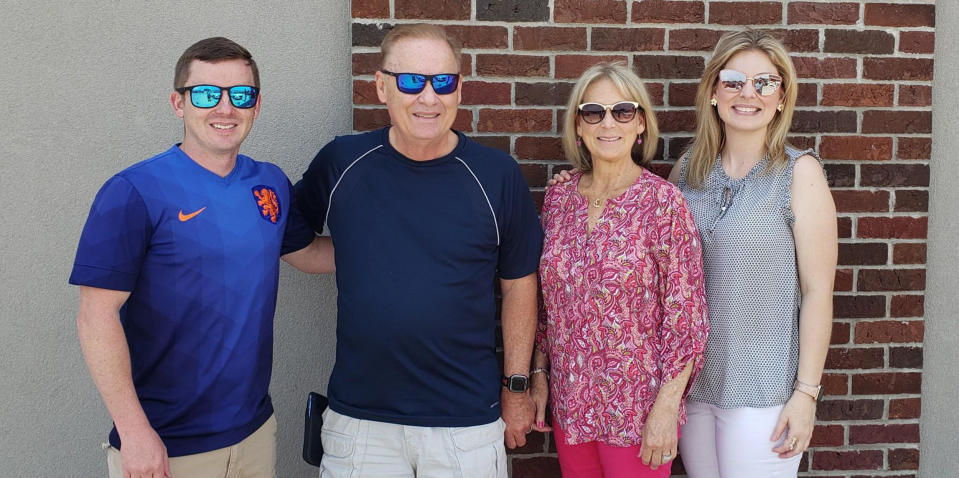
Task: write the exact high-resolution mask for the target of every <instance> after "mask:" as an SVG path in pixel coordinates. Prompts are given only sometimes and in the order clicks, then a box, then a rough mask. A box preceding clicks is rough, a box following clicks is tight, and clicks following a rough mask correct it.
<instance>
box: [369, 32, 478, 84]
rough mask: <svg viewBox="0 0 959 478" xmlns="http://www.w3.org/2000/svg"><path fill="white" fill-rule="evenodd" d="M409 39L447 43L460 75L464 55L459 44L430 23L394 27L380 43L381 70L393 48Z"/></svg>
mask: <svg viewBox="0 0 959 478" xmlns="http://www.w3.org/2000/svg"><path fill="white" fill-rule="evenodd" d="M408 38H430V39H434V40H440V41H444V42H446V44H447V45H449V47H450V50H451V51H452V52H453V58H454V59H455V60H456V73H459V69H460V67H461V66H462V65H461V64H460V63H461V62H462V58H461V56H462V55H461V53H460V45H459V42H458V41H456V39H455V38H453V37H452V36H450V35H449V33H447V32H446V29H445V28H443V27H441V26H439V25H432V24H429V23H410V24H404V25H396V26H395V27H393V29H392V30H390V31H389V33H387V34H386V36H385V37H383V42H382V43H380V67H381V68H382V67H384V66H385V65H386V58H387V57H388V56H389V55H390V51H391V50H392V49H393V46H395V45H396V43H397V42H399V41H400V40H405V39H408Z"/></svg>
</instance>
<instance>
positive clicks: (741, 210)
mask: <svg viewBox="0 0 959 478" xmlns="http://www.w3.org/2000/svg"><path fill="white" fill-rule="evenodd" d="M786 154H787V156H788V157H789V162H788V164H787V165H785V167H782V168H779V169H772V170H769V171H766V166H767V164H768V162H767V160H766V159H763V160H762V161H760V162H759V163H758V164H756V166H755V167H753V169H752V170H751V171H749V173H748V174H747V175H746V176H745V177H743V178H742V179H732V178H730V177H729V176H727V175H726V173H725V171H723V167H722V163H721V161H720V160H719V158H716V161H715V163H714V164H713V168H712V170H711V171H710V172H709V177H708V178H707V179H706V182H705V183H704V185H703V188H702V189H694V188H692V187H690V186H689V185H687V184H686V180H685V178H686V160H687V158H688V156H683V158H681V159H680V167H681V168H682V169H681V170H680V172H681V174H680V180H679V189H680V190H681V191H682V192H683V195H684V196H685V197H686V202H687V203H688V204H689V210H690V211H691V212H692V214H693V218H694V219H695V220H696V226H697V227H698V228H699V235H700V236H701V238H702V246H703V271H704V273H705V278H706V303H707V304H708V305H709V339H708V340H707V343H706V364H705V366H704V367H703V370H702V372H700V374H699V376H698V377H697V378H696V382H695V383H694V384H693V388H692V391H691V392H690V395H689V398H688V399H689V400H692V401H697V402H705V403H709V404H712V405H715V406H717V407H719V408H724V409H728V408H738V407H757V408H758V407H771V406H776V405H782V404H784V403H786V401H787V400H788V399H789V397H790V395H791V394H792V384H793V380H794V379H795V378H796V369H797V367H798V365H799V304H800V299H801V294H800V290H799V274H798V271H797V268H796V246H795V243H794V242H793V233H792V225H793V222H794V221H795V217H794V216H793V214H792V210H791V209H790V191H789V186H790V184H791V183H792V173H793V166H794V165H795V164H796V159H797V158H799V157H800V156H802V155H804V154H810V155H812V156H813V157H815V158H816V159H817V160H818V159H819V157H818V155H816V153H814V152H813V151H812V150H806V151H800V150H797V149H793V148H790V147H787V148H786ZM820 164H821V161H820Z"/></svg>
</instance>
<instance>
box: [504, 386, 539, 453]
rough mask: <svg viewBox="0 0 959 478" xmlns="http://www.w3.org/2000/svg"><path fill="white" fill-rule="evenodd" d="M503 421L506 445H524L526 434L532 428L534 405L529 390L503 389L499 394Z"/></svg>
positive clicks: (508, 446)
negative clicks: (519, 391)
mask: <svg viewBox="0 0 959 478" xmlns="http://www.w3.org/2000/svg"><path fill="white" fill-rule="evenodd" d="M500 405H501V407H502V409H503V421H504V422H506V447H507V448H516V447H518V446H524V445H526V434H527V433H529V432H530V430H532V428H533V418H534V417H535V415H536V406H535V405H534V404H533V399H532V398H530V396H529V392H528V391H527V392H522V393H517V392H511V391H509V390H507V389H505V388H504V389H503V391H502V393H501V394H500Z"/></svg>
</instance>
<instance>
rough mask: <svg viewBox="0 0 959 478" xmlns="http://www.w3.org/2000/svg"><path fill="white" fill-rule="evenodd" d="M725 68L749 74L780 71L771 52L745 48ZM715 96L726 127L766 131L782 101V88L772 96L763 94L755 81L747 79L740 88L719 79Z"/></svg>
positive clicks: (720, 115)
mask: <svg viewBox="0 0 959 478" xmlns="http://www.w3.org/2000/svg"><path fill="white" fill-rule="evenodd" d="M723 68H724V69H730V70H736V71H740V72H742V73H745V74H746V76H747V77H749V78H754V77H755V76H756V75H761V74H763V73H770V74H774V75H779V74H780V73H779V72H778V71H776V67H775V66H774V65H773V63H772V61H770V59H769V56H767V55H766V54H765V53H763V52H761V51H758V50H746V51H742V52H740V53H737V54H735V55H733V56H732V57H731V58H730V59H729V61H727V62H726V65H725V66H723ZM713 98H714V99H715V100H716V111H717V113H719V118H720V119H722V121H723V124H724V126H725V128H726V130H727V131H730V130H737V131H743V132H752V131H759V130H761V131H764V132H765V130H766V128H767V127H769V124H770V123H772V121H773V118H775V117H776V114H777V111H776V107H777V106H779V104H780V103H782V102H783V88H782V87H780V88H779V89H778V90H776V92H775V93H773V94H771V95H769V96H760V95H758V94H757V93H756V89H755V88H754V87H753V83H752V81H747V82H746V84H745V85H744V86H743V88H742V90H740V91H735V90H730V89H727V88H725V87H724V86H723V84H722V82H720V81H716V84H715V87H714V88H713Z"/></svg>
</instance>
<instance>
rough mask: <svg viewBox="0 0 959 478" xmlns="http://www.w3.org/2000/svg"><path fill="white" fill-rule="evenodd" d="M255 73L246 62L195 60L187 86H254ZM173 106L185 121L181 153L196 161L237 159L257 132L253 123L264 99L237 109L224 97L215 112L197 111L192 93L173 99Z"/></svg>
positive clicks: (179, 94)
mask: <svg viewBox="0 0 959 478" xmlns="http://www.w3.org/2000/svg"><path fill="white" fill-rule="evenodd" d="M253 84H254V83H253V71H252V70H251V69H250V65H248V64H247V62H246V61H245V60H224V61H218V62H215V63H209V62H205V61H200V60H193V62H192V63H191V64H190V75H189V76H188V77H187V80H186V82H185V83H184V86H195V85H216V86H225V87H230V86H237V85H253ZM170 103H172V104H173V110H174V112H176V114H177V116H179V117H181V118H183V129H184V133H183V144H181V145H180V149H181V150H183V152H185V153H187V154H188V155H189V156H190V157H191V158H193V159H194V160H201V161H202V160H205V159H214V158H222V159H235V158H236V155H237V153H239V151H240V144H241V143H243V140H244V139H246V136H247V135H248V134H249V133H250V129H252V128H253V120H254V119H255V118H256V117H257V115H259V113H260V98H259V97H258V98H257V100H256V106H254V107H253V108H246V109H241V108H237V107H235V106H233V104H232V103H231V102H230V99H229V97H228V95H226V94H223V96H222V97H221V98H220V102H219V103H217V105H216V106H214V107H213V108H197V107H195V106H193V104H192V103H191V102H190V92H186V93H182V94H181V93H177V92H173V93H172V94H171V95H170Z"/></svg>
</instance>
